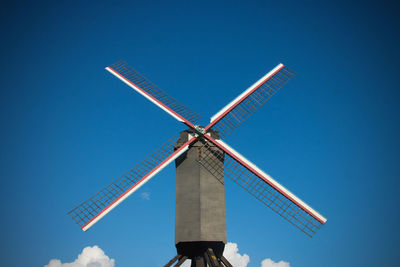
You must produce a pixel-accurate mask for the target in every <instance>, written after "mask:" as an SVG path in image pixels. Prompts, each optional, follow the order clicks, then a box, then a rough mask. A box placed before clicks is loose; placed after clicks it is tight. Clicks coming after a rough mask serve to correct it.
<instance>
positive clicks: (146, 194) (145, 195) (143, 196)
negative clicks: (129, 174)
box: [140, 192, 150, 200]
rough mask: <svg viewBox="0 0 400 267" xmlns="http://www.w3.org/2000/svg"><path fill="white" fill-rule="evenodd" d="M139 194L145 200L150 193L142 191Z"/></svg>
mask: <svg viewBox="0 0 400 267" xmlns="http://www.w3.org/2000/svg"><path fill="white" fill-rule="evenodd" d="M140 196H141V197H142V198H143V199H145V200H150V193H149V192H143V193H141V194H140Z"/></svg>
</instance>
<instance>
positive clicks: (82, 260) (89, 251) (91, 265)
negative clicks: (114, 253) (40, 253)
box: [44, 246, 115, 267]
mask: <svg viewBox="0 0 400 267" xmlns="http://www.w3.org/2000/svg"><path fill="white" fill-rule="evenodd" d="M114 263H115V261H114V259H110V258H109V257H108V256H107V255H106V254H104V251H103V250H102V249H101V248H99V247H98V246H93V247H86V248H84V249H83V250H82V253H81V254H79V255H78V258H77V259H76V260H75V261H74V262H71V263H62V262H61V261H60V260H57V259H52V260H50V262H49V264H47V265H45V266H44V267H114Z"/></svg>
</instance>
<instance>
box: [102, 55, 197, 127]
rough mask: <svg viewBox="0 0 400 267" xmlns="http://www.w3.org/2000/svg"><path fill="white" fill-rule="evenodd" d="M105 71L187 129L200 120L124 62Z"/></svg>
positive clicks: (121, 61) (192, 112)
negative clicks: (185, 125)
mask: <svg viewBox="0 0 400 267" xmlns="http://www.w3.org/2000/svg"><path fill="white" fill-rule="evenodd" d="M106 70H108V71H109V72H111V73H112V74H113V75H115V76H117V77H118V78H119V79H121V80H122V81H123V82H125V83H126V84H127V85H129V86H130V87H132V88H133V89H134V90H136V91H137V92H139V93H140V94H142V95H143V96H144V97H146V98H148V99H149V100H150V101H152V102H153V103H154V104H156V105H157V106H159V107H160V108H161V109H163V110H164V111H166V112H167V113H169V114H170V115H171V116H173V117H174V118H176V119H177V120H179V121H181V122H183V123H185V124H187V125H188V126H189V127H192V126H193V124H194V123H195V122H196V121H198V120H199V119H200V118H201V116H200V115H199V114H197V113H196V112H194V111H193V110H191V109H189V108H187V107H185V106H184V105H183V104H182V103H180V102H179V101H178V100H176V99H175V98H173V97H171V96H169V95H168V94H167V93H166V92H164V91H163V90H161V89H160V88H159V87H158V86H156V85H155V84H153V83H152V82H151V81H149V80H148V79H146V78H145V77H144V76H142V75H141V74H140V73H138V72H137V71H135V70H134V69H133V68H132V67H131V66H129V65H128V64H127V63H126V62H125V61H123V60H120V61H118V62H117V63H114V64H112V65H110V66H109V67H107V68H106Z"/></svg>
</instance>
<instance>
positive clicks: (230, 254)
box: [224, 242, 250, 267]
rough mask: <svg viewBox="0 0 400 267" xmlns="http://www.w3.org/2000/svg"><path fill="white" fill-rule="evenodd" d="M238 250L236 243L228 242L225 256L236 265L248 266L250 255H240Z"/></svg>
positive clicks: (239, 266) (238, 266) (240, 266)
mask: <svg viewBox="0 0 400 267" xmlns="http://www.w3.org/2000/svg"><path fill="white" fill-rule="evenodd" d="M238 251H239V249H238V245H237V244H236V243H231V242H228V243H227V244H226V245H225V250H224V257H225V258H226V259H227V260H228V261H229V262H230V263H231V264H232V265H233V266H235V267H236V266H237V267H246V266H247V264H249V262H250V257H249V255H247V254H243V255H240V254H239V252H238Z"/></svg>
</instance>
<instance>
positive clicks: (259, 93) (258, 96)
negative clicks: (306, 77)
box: [212, 67, 295, 139]
mask: <svg viewBox="0 0 400 267" xmlns="http://www.w3.org/2000/svg"><path fill="white" fill-rule="evenodd" d="M294 76H295V73H294V72H293V71H292V70H290V69H288V68H287V67H283V68H282V69H281V70H279V71H278V72H277V73H275V74H274V75H273V76H272V77H270V78H269V79H268V80H267V81H265V82H264V83H263V84H261V85H260V86H259V87H258V88H257V89H256V90H255V91H254V92H252V93H251V94H250V95H249V96H248V97H247V98H245V99H244V100H243V101H242V102H240V103H239V104H238V105H237V106H236V107H234V108H233V109H232V110H231V111H230V112H229V113H227V114H226V115H225V117H223V118H222V119H221V120H220V121H219V122H217V123H216V124H215V125H214V126H213V127H212V129H214V130H216V131H218V133H219V135H220V136H221V139H224V138H225V137H226V136H227V135H229V134H230V133H231V132H232V131H233V130H234V129H236V128H237V127H238V126H239V125H240V124H241V123H242V122H244V121H245V120H246V119H247V118H248V117H249V116H250V115H252V114H253V113H254V112H255V111H256V110H257V109H259V108H260V107H261V106H262V105H263V104H264V103H265V102H267V101H268V99H270V98H271V97H272V96H273V95H274V94H275V93H276V92H277V91H278V90H279V89H280V88H281V87H282V86H284V85H285V84H286V83H287V82H288V81H289V80H290V79H291V78H293V77H294Z"/></svg>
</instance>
